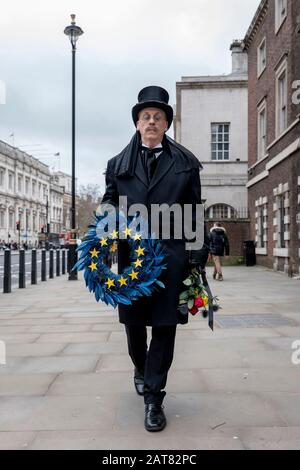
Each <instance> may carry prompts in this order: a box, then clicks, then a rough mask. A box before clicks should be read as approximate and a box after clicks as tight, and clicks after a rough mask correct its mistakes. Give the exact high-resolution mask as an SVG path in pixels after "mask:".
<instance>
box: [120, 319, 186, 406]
mask: <svg viewBox="0 0 300 470" xmlns="http://www.w3.org/2000/svg"><path fill="white" fill-rule="evenodd" d="M176 326H177V325H171V326H159V327H154V326H153V327H152V338H151V341H150V345H149V349H148V350H147V329H146V326H140V325H125V330H126V334H127V343H128V352H129V355H130V357H131V359H132V362H133V364H134V366H135V375H136V376H139V375H142V376H144V384H145V388H144V390H145V394H144V401H145V403H147V404H148V403H159V404H162V402H163V399H164V397H165V395H166V392H165V391H163V389H164V388H165V386H166V383H167V376H168V371H169V369H170V367H171V364H172V360H173V354H174V344H175V335H176Z"/></svg>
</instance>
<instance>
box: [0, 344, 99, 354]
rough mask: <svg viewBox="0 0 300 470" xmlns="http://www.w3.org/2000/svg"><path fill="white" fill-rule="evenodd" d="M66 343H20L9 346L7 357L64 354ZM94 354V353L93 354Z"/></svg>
mask: <svg viewBox="0 0 300 470" xmlns="http://www.w3.org/2000/svg"><path fill="white" fill-rule="evenodd" d="M66 346H67V345H66V343H49V344H48V343H43V344H41V343H19V344H8V345H7V348H6V351H7V357H8V358H12V357H27V356H31V357H32V356H50V355H57V354H60V353H63V351H64V348H65V347H66ZM91 354H92V353H91Z"/></svg>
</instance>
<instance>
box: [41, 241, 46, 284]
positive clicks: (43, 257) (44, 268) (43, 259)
mask: <svg viewBox="0 0 300 470" xmlns="http://www.w3.org/2000/svg"><path fill="white" fill-rule="evenodd" d="M41 279H42V281H47V274H46V250H45V248H43V249H42V270H41Z"/></svg>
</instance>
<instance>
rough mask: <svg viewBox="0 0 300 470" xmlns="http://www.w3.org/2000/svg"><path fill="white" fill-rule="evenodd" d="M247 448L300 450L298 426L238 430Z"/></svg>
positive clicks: (299, 430)
mask: <svg viewBox="0 0 300 470" xmlns="http://www.w3.org/2000/svg"><path fill="white" fill-rule="evenodd" d="M239 434H240V438H241V440H242V442H243V444H244V446H245V448H246V449H249V450H300V427H295V426H294V427H293V426H289V427H271V428H265V427H254V428H243V429H241V430H240V433H239Z"/></svg>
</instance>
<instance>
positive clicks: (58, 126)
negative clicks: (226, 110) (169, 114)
mask: <svg viewBox="0 0 300 470" xmlns="http://www.w3.org/2000/svg"><path fill="white" fill-rule="evenodd" d="M259 3H260V2H259V0H242V1H241V0H226V2H224V0H185V1H183V0H152V1H146V0H111V1H105V2H104V1H103V0H102V1H101V0H72V1H71V0H52V1H51V2H50V1H49V2H45V1H40V0H26V1H24V0H9V1H7V0H0V80H3V81H4V82H5V85H6V104H5V105H3V104H0V140H3V141H5V142H8V143H11V144H12V143H13V138H12V137H10V135H11V134H12V133H14V144H15V145H16V146H26V147H24V150H25V149H26V150H27V149H36V150H39V151H36V152H35V151H31V152H30V153H31V154H33V155H35V156H38V155H39V154H40V155H41V154H42V153H45V154H47V153H49V154H54V153H57V152H60V155H61V158H60V163H59V164H58V162H57V158H54V157H47V156H44V157H43V158H41V160H42V161H43V162H45V163H47V164H49V165H50V167H52V166H53V165H54V163H55V162H56V163H55V169H61V170H62V171H66V172H68V173H71V145H70V143H71V141H70V139H71V46H70V43H69V40H68V38H67V37H66V36H65V35H64V34H63V30H64V27H65V26H67V25H68V24H69V23H70V14H71V13H75V14H76V21H77V24H78V25H79V26H81V28H82V29H83V30H84V35H83V36H81V37H80V38H79V41H78V49H77V55H76V60H77V62H76V77H77V84H76V86H77V134H76V143H77V148H76V176H77V177H78V179H79V183H82V184H87V183H98V184H99V185H100V186H101V188H102V190H103V189H104V178H103V175H102V174H103V171H104V170H105V167H106V162H107V160H108V159H109V158H110V157H112V156H114V155H115V154H117V153H118V152H119V151H120V150H121V149H122V148H123V147H124V146H125V145H126V144H127V142H128V141H129V140H130V138H131V136H132V135H133V133H134V130H135V129H134V126H133V123H132V121H131V108H132V106H133V105H134V104H135V103H136V102H137V95H138V92H139V90H140V89H141V88H143V87H144V86H147V85H161V86H163V87H165V88H166V89H167V90H168V91H169V94H170V104H171V105H174V104H175V92H176V81H179V80H180V79H181V77H182V76H185V75H215V74H222V73H225V74H227V73H230V71H231V52H230V50H229V47H230V44H231V41H232V39H242V38H243V37H244V36H245V33H246V31H247V29H248V27H249V25H250V23H251V20H252V18H253V15H254V13H255V11H256V9H257V7H258V5H259ZM169 134H170V136H171V137H172V136H173V131H172V129H171V130H170V131H169ZM37 144H40V145H37Z"/></svg>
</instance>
